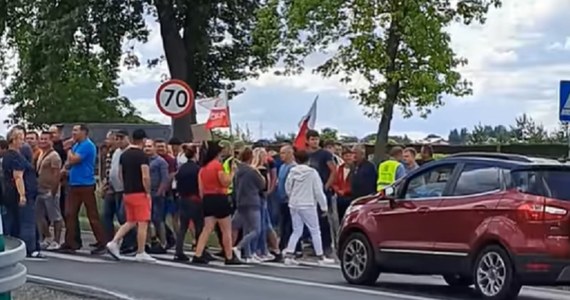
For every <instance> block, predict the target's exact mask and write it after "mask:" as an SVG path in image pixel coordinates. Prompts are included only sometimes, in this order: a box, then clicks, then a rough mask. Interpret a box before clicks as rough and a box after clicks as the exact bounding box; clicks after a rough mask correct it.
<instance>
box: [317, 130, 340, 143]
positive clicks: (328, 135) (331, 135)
mask: <svg viewBox="0 0 570 300" xmlns="http://www.w3.org/2000/svg"><path fill="white" fill-rule="evenodd" d="M320 137H321V140H323V141H338V130H336V129H334V128H328V127H326V128H323V129H322V130H321V134H320Z"/></svg>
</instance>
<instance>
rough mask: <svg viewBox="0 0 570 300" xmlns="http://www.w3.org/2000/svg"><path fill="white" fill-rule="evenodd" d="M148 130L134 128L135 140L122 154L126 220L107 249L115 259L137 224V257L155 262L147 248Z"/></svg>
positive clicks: (148, 200) (149, 185) (148, 193)
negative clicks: (145, 149) (120, 247)
mask: <svg viewBox="0 0 570 300" xmlns="http://www.w3.org/2000/svg"><path fill="white" fill-rule="evenodd" d="M145 139H146V133H145V132H144V130H142V129H137V130H135V131H133V134H132V144H131V145H129V147H127V148H126V149H125V151H123V153H122V154H121V159H120V162H119V164H120V173H119V174H121V179H122V182H123V201H124V205H125V214H126V219H127V222H126V223H125V224H123V225H122V226H121V227H120V228H119V230H118V231H117V233H116V234H115V237H114V238H113V240H112V241H110V242H109V243H107V250H108V251H109V253H110V254H111V256H113V257H114V258H115V259H117V260H118V259H120V256H121V254H120V251H119V242H120V241H121V240H122V239H123V237H124V236H125V235H126V234H127V233H128V232H129V231H131V230H133V229H134V228H135V227H136V228H137V254H136V255H135V260H137V261H140V262H155V261H156V259H154V258H153V257H152V256H150V255H148V254H147V253H146V252H145V245H146V239H147V231H148V223H149V221H150V214H151V196H150V194H151V184H150V168H149V159H148V156H147V155H146V154H145V153H144V151H143V147H144V140H145Z"/></svg>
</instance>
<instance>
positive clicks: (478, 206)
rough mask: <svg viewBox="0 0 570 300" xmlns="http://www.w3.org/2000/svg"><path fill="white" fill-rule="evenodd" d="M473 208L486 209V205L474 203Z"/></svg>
mask: <svg viewBox="0 0 570 300" xmlns="http://www.w3.org/2000/svg"><path fill="white" fill-rule="evenodd" d="M473 209H476V210H483V209H487V206H485V205H475V206H473Z"/></svg>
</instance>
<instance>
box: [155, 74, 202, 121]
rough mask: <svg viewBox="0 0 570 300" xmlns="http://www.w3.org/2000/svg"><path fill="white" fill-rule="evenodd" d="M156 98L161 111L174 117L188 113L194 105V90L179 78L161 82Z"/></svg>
mask: <svg viewBox="0 0 570 300" xmlns="http://www.w3.org/2000/svg"><path fill="white" fill-rule="evenodd" d="M155 98H156V106H157V107H158V109H159V110H160V112H162V113H163V114H165V115H167V116H169V117H172V118H180V117H182V116H184V115H186V114H188V113H189V112H190V110H191V109H192V106H193V105H194V92H193V91H192V89H191V88H190V86H188V84H187V83H186V82H184V81H182V80H178V79H171V80H168V81H166V82H164V83H163V84H161V85H160V87H159V88H158V90H157V91H156V97H155Z"/></svg>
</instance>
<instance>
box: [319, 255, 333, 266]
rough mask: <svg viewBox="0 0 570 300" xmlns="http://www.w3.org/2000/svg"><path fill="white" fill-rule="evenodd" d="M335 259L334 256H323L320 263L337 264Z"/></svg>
mask: <svg viewBox="0 0 570 300" xmlns="http://www.w3.org/2000/svg"><path fill="white" fill-rule="evenodd" d="M335 263H336V262H335V260H334V259H332V258H328V257H326V256H323V257H322V258H321V259H319V265H333V264H335Z"/></svg>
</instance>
